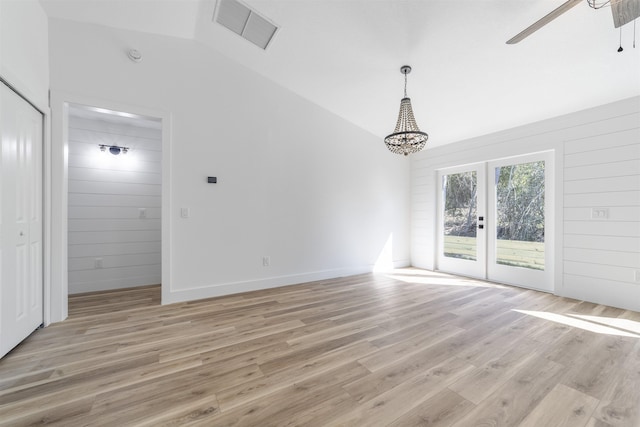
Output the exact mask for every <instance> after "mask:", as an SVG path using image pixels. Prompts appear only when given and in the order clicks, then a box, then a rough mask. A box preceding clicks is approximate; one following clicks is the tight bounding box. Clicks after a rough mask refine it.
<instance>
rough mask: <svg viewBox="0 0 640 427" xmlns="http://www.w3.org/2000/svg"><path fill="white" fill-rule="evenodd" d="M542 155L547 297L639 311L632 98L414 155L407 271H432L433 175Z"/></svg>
mask: <svg viewBox="0 0 640 427" xmlns="http://www.w3.org/2000/svg"><path fill="white" fill-rule="evenodd" d="M544 150H553V151H554V153H555V161H556V169H555V187H556V194H557V195H556V198H555V200H554V202H555V207H554V209H555V220H556V221H555V223H556V231H557V233H556V236H555V237H556V245H555V249H556V251H555V263H554V264H555V269H556V274H555V277H556V279H555V293H556V294H559V295H564V296H569V297H572V298H576V299H580V300H587V301H592V302H597V303H600V304H607V305H612V306H616V307H622V308H627V309H631V310H636V311H640V97H633V98H628V99H625V100H622V101H618V102H615V103H611V104H606V105H603V106H600V107H596V108H592V109H589V110H584V111H580V112H576V113H573V114H568V115H566V116H560V117H556V118H553V119H548V120H544V121H540V122H536V123H532V124H529V125H525V126H520V127H517V128H513V129H509V130H506V131H503V132H498V133H495V134H491V135H485V136H481V137H478V138H473V139H470V140H465V141H460V142H457V143H453V144H449V145H444V146H441V147H435V148H432V149H427V150H425V151H423V152H421V153H419V154H418V155H416V156H414V157H413V158H412V170H411V206H412V209H411V212H412V218H411V221H412V222H411V239H412V241H411V257H412V265H413V266H416V267H420V268H426V269H433V268H435V267H436V265H435V255H436V252H435V251H436V243H437V236H436V233H437V227H436V218H437V206H436V199H437V197H436V196H437V191H439V190H438V188H437V186H436V174H437V171H438V169H441V168H446V167H451V166H456V165H464V164H470V163H477V162H482V161H489V160H493V159H499V158H505V157H510V156H517V155H523V154H527V153H531V152H536V151H544ZM594 208H596V209H597V208H604V209H608V218H606V219H593V218H592V216H591V215H592V214H591V212H592V209H594Z"/></svg>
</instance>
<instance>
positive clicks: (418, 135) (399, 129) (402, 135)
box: [384, 65, 429, 156]
mask: <svg viewBox="0 0 640 427" xmlns="http://www.w3.org/2000/svg"><path fill="white" fill-rule="evenodd" d="M400 72H401V73H402V74H404V98H402V100H401V101H400V112H399V113H398V122H397V123H396V128H395V130H394V131H393V133H392V134H390V135H387V137H386V138H385V139H384V143H385V144H386V145H387V148H388V149H389V151H391V152H392V153H396V154H404V155H405V156H407V155H409V154H411V153H417V152H418V151H420V150H422V149H423V148H424V146H425V145H426V144H427V139H429V135H427V134H426V132H422V131H420V128H419V127H418V124H417V123H416V119H415V117H414V116H413V108H412V107H411V99H410V98H409V97H407V74H409V73H410V72H411V67H409V66H408V65H405V66H403V67H402V68H400Z"/></svg>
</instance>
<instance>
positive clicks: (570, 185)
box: [564, 119, 640, 299]
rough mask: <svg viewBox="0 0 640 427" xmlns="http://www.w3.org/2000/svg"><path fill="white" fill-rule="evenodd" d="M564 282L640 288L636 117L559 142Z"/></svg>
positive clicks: (639, 132)
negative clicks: (614, 125) (600, 130)
mask: <svg viewBox="0 0 640 427" xmlns="http://www.w3.org/2000/svg"><path fill="white" fill-rule="evenodd" d="M598 211H600V212H602V211H604V212H603V213H604V215H602V213H601V214H600V215H598V213H599V212H598ZM636 271H638V273H637V274H638V275H639V276H638V277H636ZM564 285H565V287H566V288H567V289H570V290H572V292H576V291H577V290H583V291H584V290H588V289H589V288H590V287H600V288H608V289H617V288H631V289H633V288H635V287H637V288H639V289H640V123H638V121H637V119H636V121H635V123H634V122H633V121H628V122H627V123H625V124H624V125H623V126H621V127H620V128H618V129H612V130H611V131H609V132H604V133H601V134H598V135H593V136H590V137H587V138H577V139H572V140H567V141H565V143H564ZM593 296H595V293H594V294H589V295H586V296H585V297H586V298H587V299H590V298H591V299H592V298H593Z"/></svg>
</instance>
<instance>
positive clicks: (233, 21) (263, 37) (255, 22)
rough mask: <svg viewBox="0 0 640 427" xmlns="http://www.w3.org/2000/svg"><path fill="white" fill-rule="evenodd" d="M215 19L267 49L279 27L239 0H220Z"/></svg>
mask: <svg viewBox="0 0 640 427" xmlns="http://www.w3.org/2000/svg"><path fill="white" fill-rule="evenodd" d="M214 21H216V22H217V23H218V24H220V25H222V26H225V27H227V28H228V29H230V30H231V31H233V32H234V33H236V34H238V35H240V36H242V37H244V38H245V39H247V40H249V41H250V42H251V43H253V44H255V45H256V46H258V47H259V48H261V49H266V48H267V46H268V45H269V42H271V40H272V39H273V36H274V35H275V34H276V31H277V30H278V27H276V26H275V25H274V24H272V23H271V22H270V21H269V20H267V19H266V18H264V17H262V16H260V15H259V14H258V13H257V12H255V11H253V10H251V9H249V8H248V7H247V6H245V5H244V4H242V3H240V2H239V1H237V0H218V4H217V7H216V12H215V15H214Z"/></svg>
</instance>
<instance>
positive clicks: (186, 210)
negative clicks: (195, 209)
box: [180, 208, 191, 218]
mask: <svg viewBox="0 0 640 427" xmlns="http://www.w3.org/2000/svg"><path fill="white" fill-rule="evenodd" d="M189 215H191V213H190V212H189V208H180V217H182V218H189Z"/></svg>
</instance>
